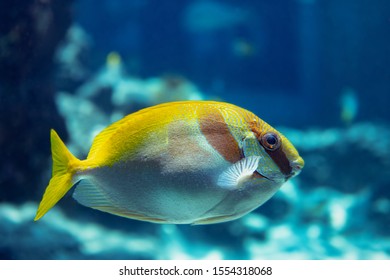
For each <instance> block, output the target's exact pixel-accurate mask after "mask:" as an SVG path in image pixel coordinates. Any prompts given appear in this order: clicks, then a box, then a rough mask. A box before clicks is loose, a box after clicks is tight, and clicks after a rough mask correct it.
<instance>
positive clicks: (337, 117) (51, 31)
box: [0, 0, 390, 260]
mask: <svg viewBox="0 0 390 280" xmlns="http://www.w3.org/2000/svg"><path fill="white" fill-rule="evenodd" d="M389 34H390V1H387V0H374V1H363V0H344V1H338V0H283V1H267V0H241V1H234V0H181V1H174V0H166V1H157V0H132V1H121V0H100V1H93V0H73V1H69V0H23V1H12V0H0V161H1V163H0V236H1V238H0V259H4V260H16V259H18V260H36V259H40V260H42V259H43V260H52V259H53V260H58V259H66V260H67V259H73V260H74V259H76V260H84V259H88V260H100V259H104V260H107V259H108V260H111V259H125V260H183V259H189V260H193V259H196V260H204V259H212V260H237V259H239V260H259V259H262V260H279V259H282V260H290V259H297V260H318V259H321V260H323V259H333V260H334V259H336V260H341V259H347V260H361V259H365V260H376V259H382V260H383V259H389V258H390V238H389V236H390V172H389V170H390V110H389V104H390V67H389V65H390V52H389V51H390V36H389ZM190 100H212V101H217V102H227V103H231V104H234V105H237V106H239V107H242V108H245V109H247V110H249V111H251V112H253V113H254V114H256V115H257V116H258V117H259V118H260V119H262V120H264V121H266V122H267V123H269V124H270V125H272V126H273V127H275V128H276V129H277V130H278V131H279V132H281V133H282V134H283V135H284V136H286V138H287V139H289V140H290V141H291V143H292V144H293V145H294V147H295V148H296V149H297V150H298V151H299V154H300V156H301V157H302V158H303V159H304V161H305V166H304V168H303V169H302V172H301V173H300V174H299V176H296V177H294V178H291V179H290V180H288V181H287V182H286V183H285V184H284V185H283V186H282V187H281V188H280V189H279V190H278V192H276V194H275V195H274V196H273V197H272V198H270V199H269V200H268V201H267V202H266V203H264V204H263V205H262V206H260V207H258V208H256V209H255V210H253V211H251V212H250V213H248V214H246V215H244V216H242V217H240V218H238V219H234V220H231V221H226V222H222V223H211V224H206V225H190V224H175V223H154V222H148V221H140V220H137V219H126V218H124V217H120V216H118V215H111V214H108V213H105V212H102V211H97V210H94V209H91V208H89V207H84V206H83V205H81V204H79V203H77V201H76V200H74V199H73V197H72V193H73V192H74V188H72V189H70V190H69V192H67V193H66V194H65V195H64V197H63V198H62V199H61V200H60V201H59V202H58V203H57V204H56V205H55V206H54V207H53V208H52V209H51V210H50V211H49V212H48V213H47V214H46V215H45V216H44V217H42V218H41V219H40V220H38V221H34V217H35V215H36V211H37V208H38V205H39V202H40V201H41V199H42V195H43V193H44V191H45V189H46V187H47V185H48V182H49V180H50V178H51V176H52V155H51V144H50V131H51V129H54V130H55V131H56V132H57V133H58V135H59V136H60V137H61V139H62V140H63V141H64V143H65V144H66V146H67V147H68V149H69V150H70V152H71V153H72V154H74V155H75V156H76V157H77V158H79V159H85V158H86V157H87V155H88V153H89V151H90V148H91V144H92V141H93V139H94V137H95V136H96V135H98V133H99V132H100V131H102V130H103V129H104V128H106V127H107V126H109V125H110V124H111V123H113V122H115V121H118V120H120V119H122V118H123V117H124V116H126V115H128V114H131V113H134V112H136V111H138V110H140V109H143V108H148V107H150V106H154V105H158V104H162V103H166V102H173V101H190ZM129 172H130V171H129ZM184 187H186V188H187V187H188V188H191V184H190V183H189V184H188V186H184Z"/></svg>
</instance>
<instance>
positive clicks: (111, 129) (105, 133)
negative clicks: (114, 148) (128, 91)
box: [87, 101, 232, 159]
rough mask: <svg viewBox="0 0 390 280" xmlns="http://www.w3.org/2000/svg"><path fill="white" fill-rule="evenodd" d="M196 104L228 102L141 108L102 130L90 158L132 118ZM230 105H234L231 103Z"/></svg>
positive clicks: (170, 104)
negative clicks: (163, 109)
mask: <svg viewBox="0 0 390 280" xmlns="http://www.w3.org/2000/svg"><path fill="white" fill-rule="evenodd" d="M190 103H192V104H196V103H210V104H218V105H220V104H227V103H221V102H214V101H176V102H168V103H162V104H159V105H156V106H152V107H148V108H145V109H142V110H139V111H137V112H135V113H132V114H130V115H127V116H126V117H124V118H123V119H121V120H119V121H117V122H114V123H113V124H111V125H109V126H108V127H107V128H105V129H104V130H102V131H101V132H100V133H99V134H98V135H97V136H96V137H95V139H94V140H93V143H92V147H91V149H90V151H89V153H88V157H87V158H88V159H90V158H92V157H94V156H95V155H96V153H97V151H99V149H100V148H101V147H102V146H103V145H104V143H106V142H107V140H108V139H110V137H111V136H112V135H113V134H114V133H115V132H116V131H117V130H118V128H120V127H121V126H122V125H124V124H126V123H127V122H129V121H130V120H134V119H135V118H136V117H138V116H140V115H143V114H145V113H148V112H150V111H153V110H155V109H161V108H164V107H170V106H180V105H186V104H190ZM229 106H232V105H230V104H229Z"/></svg>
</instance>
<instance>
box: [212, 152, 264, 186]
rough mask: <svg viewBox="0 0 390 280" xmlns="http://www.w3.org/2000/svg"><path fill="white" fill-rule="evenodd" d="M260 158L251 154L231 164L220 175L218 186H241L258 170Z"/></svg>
mask: <svg viewBox="0 0 390 280" xmlns="http://www.w3.org/2000/svg"><path fill="white" fill-rule="evenodd" d="M259 160H260V157H258V156H250V157H246V158H243V159H242V160H240V161H238V162H236V163H235V164H233V165H231V166H230V167H229V168H228V169H227V170H225V171H224V172H223V173H222V174H221V175H220V176H219V177H218V181H217V184H218V186H220V187H222V188H228V189H234V188H237V187H240V185H242V183H243V182H244V181H245V180H246V179H248V178H249V177H251V176H252V174H253V172H255V171H256V169H257V167H258V165H259Z"/></svg>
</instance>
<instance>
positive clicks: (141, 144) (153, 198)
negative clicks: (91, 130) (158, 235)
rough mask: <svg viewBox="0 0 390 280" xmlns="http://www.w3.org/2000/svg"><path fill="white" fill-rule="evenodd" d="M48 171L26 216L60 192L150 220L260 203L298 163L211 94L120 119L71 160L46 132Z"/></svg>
mask: <svg viewBox="0 0 390 280" xmlns="http://www.w3.org/2000/svg"><path fill="white" fill-rule="evenodd" d="M51 143H52V154H53V177H52V179H51V181H50V183H49V186H48V187H47V189H46V191H45V194H44V196H43V199H42V201H41V203H40V206H39V208H38V211H37V215H36V217H35V220H38V219H40V218H41V217H42V216H43V215H44V214H45V213H46V212H47V211H48V210H49V209H50V208H51V207H53V206H54V205H55V204H56V203H57V202H58V201H59V200H60V199H61V198H62V197H63V195H64V194H65V193H66V192H67V191H69V189H70V188H71V187H72V186H73V185H76V188H75V191H74V193H73V197H74V198H75V199H76V200H77V201H78V202H79V203H81V204H83V205H85V206H88V207H91V208H94V209H98V210H101V211H105V212H108V213H111V214H115V215H119V216H123V217H127V218H132V219H137V220H143V221H149V222H157V223H174V224H210V223H218V222H224V221H229V220H233V219H236V218H239V217H241V216H242V215H244V214H246V213H248V212H250V211H252V210H253V209H255V208H257V207H258V206H260V205H261V204H263V203H264V202H265V201H267V200H268V199H269V198H270V197H271V196H272V195H273V194H274V193H275V192H276V191H277V190H278V189H279V188H280V186H281V185H282V184H283V183H284V182H285V181H286V180H287V179H289V178H291V177H293V176H295V175H297V174H298V173H299V172H300V170H301V168H302V167H303V160H302V158H301V157H300V156H299V154H298V152H297V151H296V150H295V148H294V147H293V145H292V144H291V143H290V142H289V141H288V140H287V139H286V138H285V137H284V136H283V135H282V134H280V133H279V132H277V131H276V130H275V129H273V128H272V127H271V126H269V125H268V124H267V123H265V122H264V121H262V120H261V119H259V118H258V117H257V116H255V115H254V114H253V113H251V112H249V111H247V110H245V109H242V108H240V107H237V106H235V105H232V104H228V103H222V102H211V101H187V102H172V103H166V104H161V105H157V106H154V107H150V108H147V109H144V110H141V111H138V112H136V113H133V114H130V115H128V116H127V117H125V118H123V119H122V120H119V121H118V122H116V123H114V124H112V125H111V126H109V127H107V128H106V129H105V130H103V131H102V132H101V133H100V134H99V135H97V136H96V138H95V140H94V142H93V144H92V147H91V150H90V152H89V154H88V157H87V159H85V160H78V159H77V158H75V157H74V156H73V155H72V154H71V153H70V152H69V151H68V150H67V149H66V147H65V145H64V144H63V143H62V141H61V140H60V138H59V137H58V135H57V134H56V133H55V131H54V130H52V132H51Z"/></svg>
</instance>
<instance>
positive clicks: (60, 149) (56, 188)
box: [34, 129, 81, 221]
mask: <svg viewBox="0 0 390 280" xmlns="http://www.w3.org/2000/svg"><path fill="white" fill-rule="evenodd" d="M50 142H51V153H52V158H53V174H52V178H51V179H50V182H49V185H48V186H47V188H46V190H45V193H44V194H43V198H42V200H41V202H40V204H39V206H38V210H37V213H36V216H35V218H34V221H37V220H39V219H40V218H42V217H43V216H44V215H45V214H46V213H47V212H48V211H49V210H50V209H51V208H52V207H53V206H54V205H55V204H56V203H57V202H58V201H59V200H60V199H61V198H62V197H63V196H64V195H65V194H66V193H67V192H68V191H69V190H70V189H71V188H72V186H73V183H74V182H73V176H74V174H75V172H76V170H77V168H78V167H79V166H81V161H80V160H79V159H77V158H76V157H75V156H74V155H72V154H71V152H70V151H69V150H68V149H67V147H66V146H65V144H64V142H62V140H61V139H60V137H59V136H58V134H57V133H56V132H55V131H54V129H52V130H51V131H50Z"/></svg>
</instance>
